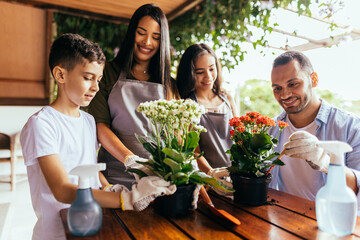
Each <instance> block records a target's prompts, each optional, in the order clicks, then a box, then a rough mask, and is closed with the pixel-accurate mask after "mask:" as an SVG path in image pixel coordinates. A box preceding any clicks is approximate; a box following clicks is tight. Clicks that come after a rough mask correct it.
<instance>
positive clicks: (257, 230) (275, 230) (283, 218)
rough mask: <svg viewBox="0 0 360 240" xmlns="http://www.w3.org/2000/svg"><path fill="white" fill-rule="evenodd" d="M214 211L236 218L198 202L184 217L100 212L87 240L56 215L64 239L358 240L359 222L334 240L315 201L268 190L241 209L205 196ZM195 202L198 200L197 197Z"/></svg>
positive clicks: (151, 212)
mask: <svg viewBox="0 0 360 240" xmlns="http://www.w3.org/2000/svg"><path fill="white" fill-rule="evenodd" d="M210 197H211V200H212V201H213V203H214V205H215V207H216V208H218V209H223V210H225V211H227V212H229V213H231V214H232V215H233V216H235V217H237V218H238V219H239V220H240V221H241V224H240V225H234V224H232V223H230V222H228V221H226V220H223V219H220V218H218V217H216V216H215V215H213V214H212V213H211V212H210V210H209V209H208V208H207V207H206V205H205V204H204V203H203V202H202V201H199V203H198V209H197V210H196V211H194V212H192V213H191V214H190V215H188V216H185V217H177V218H165V217H162V216H160V215H158V214H157V213H155V212H154V209H153V207H152V206H149V207H148V208H147V209H145V210H144V211H142V212H135V211H124V212H123V211H121V210H119V209H104V215H103V224H102V227H101V229H100V231H99V232H98V233H97V234H95V235H92V236H88V237H76V236H73V235H71V234H70V232H69V229H68V227H67V220H66V216H67V212H68V209H63V210H61V211H60V215H61V218H62V221H63V223H64V227H65V232H66V236H67V239H91V240H92V239H97V240H100V239H106V240H112V239H141V240H142V239H161V240H165V239H276V240H278V239H317V240H325V239H326V240H328V239H360V218H359V217H358V218H357V222H356V228H355V231H354V233H353V234H352V235H350V236H346V237H342V238H339V237H336V236H333V235H330V234H327V233H325V232H322V231H320V230H319V229H318V226H317V222H316V215H315V203H314V202H312V201H309V200H306V199H303V198H299V197H296V196H293V195H290V194H287V193H283V192H280V191H276V190H273V189H269V193H268V204H266V205H263V206H246V205H240V204H236V203H234V202H233V201H232V200H230V199H227V198H223V197H220V196H218V195H216V194H210ZM199 199H201V198H199Z"/></svg>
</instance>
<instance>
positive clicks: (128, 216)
mask: <svg viewBox="0 0 360 240" xmlns="http://www.w3.org/2000/svg"><path fill="white" fill-rule="evenodd" d="M115 213H116V214H117V216H118V217H119V219H120V220H121V221H122V222H123V224H124V225H125V227H126V228H127V229H128V230H129V231H130V232H131V234H132V235H133V237H134V238H135V239H161V240H166V239H169V240H172V239H190V238H189V237H188V236H187V235H186V234H185V233H183V232H182V231H180V230H179V229H178V228H176V227H175V226H174V225H173V224H172V223H171V222H169V221H168V220H167V219H166V218H164V217H162V216H160V215H159V214H157V213H156V212H155V211H154V208H153V207H152V206H149V207H148V208H146V209H145V210H144V211H141V212H135V211H121V210H115Z"/></svg>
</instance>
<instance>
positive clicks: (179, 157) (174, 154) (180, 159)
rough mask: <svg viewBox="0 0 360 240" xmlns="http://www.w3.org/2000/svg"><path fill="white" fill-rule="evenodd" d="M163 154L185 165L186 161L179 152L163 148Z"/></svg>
mask: <svg viewBox="0 0 360 240" xmlns="http://www.w3.org/2000/svg"><path fill="white" fill-rule="evenodd" d="M162 152H163V153H165V154H166V155H168V156H169V157H171V159H173V160H175V161H177V162H179V163H183V162H184V161H185V158H184V156H183V155H182V154H181V153H179V152H178V151H176V150H175V149H171V148H163V150H162Z"/></svg>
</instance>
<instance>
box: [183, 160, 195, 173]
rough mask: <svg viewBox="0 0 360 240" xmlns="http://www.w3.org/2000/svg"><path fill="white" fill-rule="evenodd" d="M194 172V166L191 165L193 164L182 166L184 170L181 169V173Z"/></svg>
mask: <svg viewBox="0 0 360 240" xmlns="http://www.w3.org/2000/svg"><path fill="white" fill-rule="evenodd" d="M193 170H194V167H193V165H192V164H191V162H190V163H187V164H185V165H184V166H182V168H181V172H183V173H188V172H191V171H193Z"/></svg>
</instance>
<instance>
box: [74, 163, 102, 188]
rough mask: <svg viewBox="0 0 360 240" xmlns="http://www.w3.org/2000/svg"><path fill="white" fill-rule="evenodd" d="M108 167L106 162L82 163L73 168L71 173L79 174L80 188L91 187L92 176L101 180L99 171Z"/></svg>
mask: <svg viewBox="0 0 360 240" xmlns="http://www.w3.org/2000/svg"><path fill="white" fill-rule="evenodd" d="M105 169H106V164H105V163H97V164H88V165H80V166H77V167H75V168H73V169H72V170H71V171H70V173H69V174H71V175H77V176H79V187H78V188H80V189H84V188H89V187H90V178H91V177H95V179H97V180H98V181H99V174H98V172H99V171H103V170H105Z"/></svg>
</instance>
